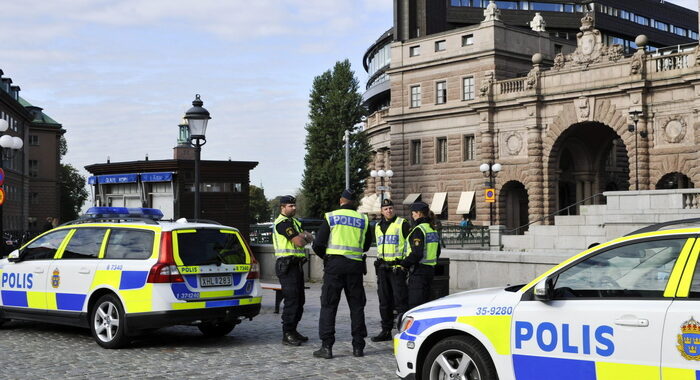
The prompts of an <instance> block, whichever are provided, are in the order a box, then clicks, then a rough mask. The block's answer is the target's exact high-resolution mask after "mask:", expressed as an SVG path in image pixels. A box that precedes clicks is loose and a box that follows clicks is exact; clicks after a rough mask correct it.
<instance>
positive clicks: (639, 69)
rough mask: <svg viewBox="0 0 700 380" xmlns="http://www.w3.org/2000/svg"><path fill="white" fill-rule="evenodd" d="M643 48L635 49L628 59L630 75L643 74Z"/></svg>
mask: <svg viewBox="0 0 700 380" xmlns="http://www.w3.org/2000/svg"><path fill="white" fill-rule="evenodd" d="M644 56H645V53H644V49H639V50H637V51H636V52H635V53H634V54H633V55H632V60H631V61H630V75H637V74H644Z"/></svg>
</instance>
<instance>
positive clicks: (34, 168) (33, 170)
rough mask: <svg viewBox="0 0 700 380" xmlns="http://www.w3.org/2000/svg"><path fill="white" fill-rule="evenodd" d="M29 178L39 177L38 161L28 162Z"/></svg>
mask: <svg viewBox="0 0 700 380" xmlns="http://www.w3.org/2000/svg"><path fill="white" fill-rule="evenodd" d="M29 176H30V177H32V178H36V177H38V176H39V161H37V160H29Z"/></svg>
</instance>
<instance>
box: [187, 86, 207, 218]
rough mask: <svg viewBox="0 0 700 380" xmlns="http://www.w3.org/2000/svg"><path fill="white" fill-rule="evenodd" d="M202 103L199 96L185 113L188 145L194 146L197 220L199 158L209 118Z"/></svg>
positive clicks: (196, 209)
mask: <svg viewBox="0 0 700 380" xmlns="http://www.w3.org/2000/svg"><path fill="white" fill-rule="evenodd" d="M203 105H204V102H203V101H202V99H200V97H199V94H197V95H196V96H195V99H194V101H192V108H190V109H189V110H187V112H186V113H185V119H186V120H187V126H188V128H189V130H190V143H191V144H192V145H194V219H199V211H200V204H199V158H200V155H201V153H202V145H204V144H206V143H207V139H206V138H205V136H204V134H205V133H206V130H207V123H208V122H209V119H211V117H210V116H209V111H207V109H206V108H204V107H202V106H203Z"/></svg>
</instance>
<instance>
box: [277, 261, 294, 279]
mask: <svg viewBox="0 0 700 380" xmlns="http://www.w3.org/2000/svg"><path fill="white" fill-rule="evenodd" d="M292 259H293V258H292V257H291V256H287V257H280V258H279V259H277V263H276V264H275V266H276V268H275V270H276V272H277V276H280V275H284V274H287V273H288V272H289V266H290V265H291V263H292Z"/></svg>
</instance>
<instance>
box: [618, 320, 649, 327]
mask: <svg viewBox="0 0 700 380" xmlns="http://www.w3.org/2000/svg"><path fill="white" fill-rule="evenodd" d="M615 324H616V325H620V326H632V327H647V326H649V320H648V319H644V318H620V319H616V320H615Z"/></svg>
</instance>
